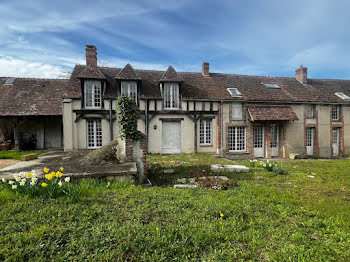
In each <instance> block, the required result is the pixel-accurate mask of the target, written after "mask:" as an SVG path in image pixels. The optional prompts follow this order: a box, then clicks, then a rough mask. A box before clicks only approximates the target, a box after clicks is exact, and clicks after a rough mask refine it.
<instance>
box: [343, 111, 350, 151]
mask: <svg viewBox="0 0 350 262" xmlns="http://www.w3.org/2000/svg"><path fill="white" fill-rule="evenodd" d="M343 120H344V150H345V154H350V107H349V106H343Z"/></svg>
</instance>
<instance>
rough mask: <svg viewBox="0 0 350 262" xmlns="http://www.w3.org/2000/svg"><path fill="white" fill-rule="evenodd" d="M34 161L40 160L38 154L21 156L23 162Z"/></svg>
mask: <svg viewBox="0 0 350 262" xmlns="http://www.w3.org/2000/svg"><path fill="white" fill-rule="evenodd" d="M34 159H38V155H37V154H36V153H33V154H28V155H23V156H21V160H22V161H30V160H34Z"/></svg>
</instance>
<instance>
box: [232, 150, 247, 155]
mask: <svg viewBox="0 0 350 262" xmlns="http://www.w3.org/2000/svg"><path fill="white" fill-rule="evenodd" d="M228 154H229V155H244V154H249V152H247V151H228Z"/></svg>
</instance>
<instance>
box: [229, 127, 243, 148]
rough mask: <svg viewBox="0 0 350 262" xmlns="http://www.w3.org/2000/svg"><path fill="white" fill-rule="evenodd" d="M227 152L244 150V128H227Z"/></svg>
mask: <svg viewBox="0 0 350 262" xmlns="http://www.w3.org/2000/svg"><path fill="white" fill-rule="evenodd" d="M228 150H229V151H231V152H244V151H245V150H246V128H245V127H244V126H230V127H229V128H228Z"/></svg>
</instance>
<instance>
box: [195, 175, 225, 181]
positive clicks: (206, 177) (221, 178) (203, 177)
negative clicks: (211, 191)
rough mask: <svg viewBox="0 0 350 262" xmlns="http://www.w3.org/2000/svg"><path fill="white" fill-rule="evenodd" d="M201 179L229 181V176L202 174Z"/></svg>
mask: <svg viewBox="0 0 350 262" xmlns="http://www.w3.org/2000/svg"><path fill="white" fill-rule="evenodd" d="M199 179H201V180H204V179H209V180H223V181H227V180H229V179H228V177H227V176H202V177H200V178H199Z"/></svg>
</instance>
